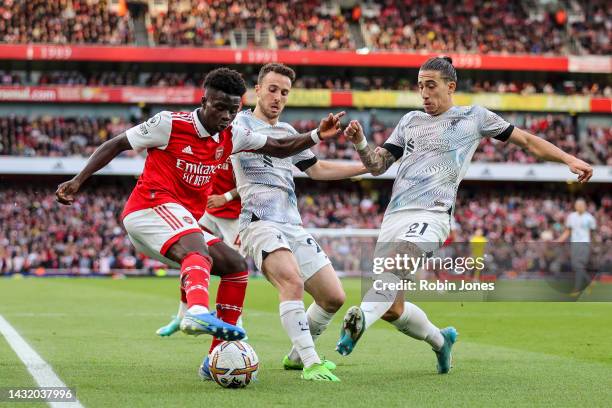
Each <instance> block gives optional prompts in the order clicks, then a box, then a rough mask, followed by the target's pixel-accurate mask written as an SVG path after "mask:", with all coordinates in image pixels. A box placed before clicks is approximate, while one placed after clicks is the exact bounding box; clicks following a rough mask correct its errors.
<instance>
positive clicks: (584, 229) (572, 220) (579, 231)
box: [565, 211, 597, 242]
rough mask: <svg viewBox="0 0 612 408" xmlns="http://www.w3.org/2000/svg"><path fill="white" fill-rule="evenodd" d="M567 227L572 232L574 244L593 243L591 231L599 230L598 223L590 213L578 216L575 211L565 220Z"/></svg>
mask: <svg viewBox="0 0 612 408" xmlns="http://www.w3.org/2000/svg"><path fill="white" fill-rule="evenodd" d="M565 226H566V227H567V228H569V229H570V230H571V231H572V235H571V240H572V242H591V230H594V229H595V228H597V223H596V222H595V218H594V217H593V216H592V215H591V214H589V213H588V212H584V213H582V214H578V212H576V211H574V212H573V213H571V214H570V215H569V216H568V217H567V220H565Z"/></svg>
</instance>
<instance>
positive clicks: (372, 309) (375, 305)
mask: <svg viewBox="0 0 612 408" xmlns="http://www.w3.org/2000/svg"><path fill="white" fill-rule="evenodd" d="M375 279H376V280H377V281H378V280H380V281H381V284H382V283H384V284H397V283H399V282H401V281H400V279H399V278H398V277H397V276H395V275H394V274H392V273H383V274H380V275H376V277H375ZM377 285H378V284H377ZM378 287H382V286H378ZM396 296H397V291H395V290H376V289H375V288H374V286H372V287H371V288H370V290H368V292H367V293H366V295H365V296H364V297H363V300H362V301H361V305H360V307H361V310H363V314H364V319H365V328H366V329H367V328H368V327H370V326H371V325H373V324H374V323H375V322H376V321H377V320H378V319H380V318H381V317H382V315H384V314H385V312H386V311H387V310H389V308H390V307H391V305H392V304H393V302H394V301H395V297H396Z"/></svg>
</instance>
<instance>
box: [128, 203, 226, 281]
mask: <svg viewBox="0 0 612 408" xmlns="http://www.w3.org/2000/svg"><path fill="white" fill-rule="evenodd" d="M123 225H124V226H125V229H126V231H127V233H128V237H129V238H130V241H132V244H134V247H135V248H136V250H138V251H139V252H142V253H143V254H145V255H147V256H148V257H150V258H153V259H157V260H158V261H160V262H163V263H165V264H166V265H168V266H171V267H173V268H179V269H180V267H181V266H180V265H179V264H177V263H176V262H174V261H172V260H170V259H168V258H166V257H165V255H166V252H168V249H170V247H171V246H172V245H174V244H175V243H176V242H177V241H178V240H179V239H180V238H181V237H182V236H184V235H187V234H191V233H193V232H199V233H202V234H204V239H205V240H206V243H207V244H208V245H209V246H210V245H213V244H216V243H217V242H220V241H221V239H219V238H217V237H215V236H214V235H211V234H209V233H207V232H205V231H202V229H201V228H200V226H199V225H198V223H197V222H196V220H195V218H193V215H191V213H190V212H189V211H187V209H185V208H184V207H183V206H182V205H180V204H176V203H167V204H161V205H158V206H157V207H153V208H146V209H144V210H138V211H134V212H132V213H129V214H128V215H127V216H126V217H125V218H124V219H123Z"/></svg>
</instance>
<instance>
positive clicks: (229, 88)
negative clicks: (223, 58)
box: [204, 68, 247, 97]
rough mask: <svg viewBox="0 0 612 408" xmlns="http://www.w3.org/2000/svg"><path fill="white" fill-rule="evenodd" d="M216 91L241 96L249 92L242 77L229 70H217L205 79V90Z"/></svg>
mask: <svg viewBox="0 0 612 408" xmlns="http://www.w3.org/2000/svg"><path fill="white" fill-rule="evenodd" d="M211 88H212V89H216V90H218V91H221V92H225V93H226V94H228V95H234V96H240V97H242V95H244V94H245V93H246V91H247V88H246V84H245V83H244V79H242V75H240V73H239V72H238V71H234V70H233V69H229V68H217V69H213V70H212V71H210V72H209V73H208V74H207V75H206V78H204V89H211Z"/></svg>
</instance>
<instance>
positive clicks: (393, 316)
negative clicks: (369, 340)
mask: <svg viewBox="0 0 612 408" xmlns="http://www.w3.org/2000/svg"><path fill="white" fill-rule="evenodd" d="M402 313H404V304H403V303H398V304H393V305H392V306H391V307H390V308H389V310H387V311H386V312H385V314H384V315H382V319H383V320H386V321H388V322H394V321H396V320H397V319H399V318H400V316H401V315H402Z"/></svg>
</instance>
